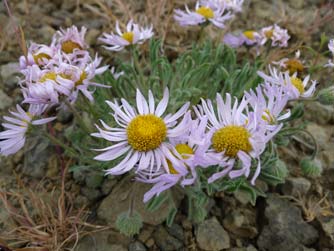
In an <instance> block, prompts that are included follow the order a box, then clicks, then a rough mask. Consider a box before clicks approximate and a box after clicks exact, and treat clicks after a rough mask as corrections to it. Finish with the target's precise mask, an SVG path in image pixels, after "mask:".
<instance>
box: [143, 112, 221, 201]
mask: <svg viewBox="0 0 334 251" xmlns="http://www.w3.org/2000/svg"><path fill="white" fill-rule="evenodd" d="M187 115H189V113H188V114H187ZM206 127H207V118H206V117H201V118H200V119H196V120H194V121H192V122H191V124H190V128H189V130H188V132H187V133H185V134H184V135H181V136H179V137H177V138H171V139H170V142H171V144H172V145H173V146H174V147H175V150H176V152H177V153H178V155H177V157H178V158H180V157H181V161H182V162H183V163H182V164H181V165H180V164H179V165H177V164H172V163H171V162H170V161H169V160H167V164H168V167H169V172H166V170H165V169H164V168H161V169H160V170H159V171H158V172H156V173H154V174H153V177H152V174H151V173H147V171H146V170H144V171H141V172H138V174H137V175H138V177H137V180H139V181H141V182H144V183H150V184H154V186H153V187H152V189H150V190H149V191H148V192H147V193H145V195H144V202H147V201H149V200H150V199H151V198H152V197H154V196H155V195H159V194H160V193H162V192H163V191H165V190H167V189H169V188H171V187H173V186H175V185H177V184H181V185H182V186H185V185H191V184H193V183H194V182H195V180H196V178H197V172H196V167H199V166H200V167H204V168H205V167H208V166H212V165H216V164H217V163H218V162H220V158H217V156H216V154H211V153H208V152H207V151H208V148H209V145H210V144H208V142H210V140H211V137H210V135H209V133H208V132H207V130H206ZM219 157H221V156H219Z"/></svg>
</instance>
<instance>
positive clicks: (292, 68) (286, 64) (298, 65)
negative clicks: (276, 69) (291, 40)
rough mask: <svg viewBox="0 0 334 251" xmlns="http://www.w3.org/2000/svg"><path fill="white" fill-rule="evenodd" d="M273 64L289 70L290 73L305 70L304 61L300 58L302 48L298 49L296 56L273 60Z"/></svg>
mask: <svg viewBox="0 0 334 251" xmlns="http://www.w3.org/2000/svg"><path fill="white" fill-rule="evenodd" d="M272 64H273V65H278V66H280V67H281V68H283V69H284V70H288V71H289V73H290V74H294V73H295V72H302V71H303V70H304V62H303V61H301V60H300V50H298V51H296V53H295V57H294V58H282V59H281V60H279V61H274V62H272Z"/></svg>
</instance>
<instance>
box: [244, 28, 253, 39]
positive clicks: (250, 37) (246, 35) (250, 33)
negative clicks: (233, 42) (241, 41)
mask: <svg viewBox="0 0 334 251" xmlns="http://www.w3.org/2000/svg"><path fill="white" fill-rule="evenodd" d="M243 34H244V36H245V37H246V38H248V39H249V40H254V38H255V31H252V30H249V31H244V32H243Z"/></svg>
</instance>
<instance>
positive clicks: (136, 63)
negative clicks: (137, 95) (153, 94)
mask: <svg viewBox="0 0 334 251" xmlns="http://www.w3.org/2000/svg"><path fill="white" fill-rule="evenodd" d="M131 52H132V65H133V68H134V69H135V70H136V72H137V73H138V74H139V81H138V87H139V89H140V90H141V91H142V92H144V91H146V90H145V89H144V86H145V81H144V74H143V70H142V68H141V66H140V63H139V57H138V53H137V50H136V47H135V46H134V45H132V46H131Z"/></svg>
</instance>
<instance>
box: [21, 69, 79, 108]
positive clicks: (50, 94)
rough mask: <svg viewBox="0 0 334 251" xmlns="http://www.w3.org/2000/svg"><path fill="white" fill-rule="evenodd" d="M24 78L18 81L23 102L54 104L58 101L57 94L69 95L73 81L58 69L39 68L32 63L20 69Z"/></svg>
mask: <svg viewBox="0 0 334 251" xmlns="http://www.w3.org/2000/svg"><path fill="white" fill-rule="evenodd" d="M22 73H23V74H24V75H25V79H23V80H22V81H21V82H20V86H21V90H22V93H23V96H24V103H29V104H49V105H54V104H58V102H59V95H61V94H62V95H66V96H68V95H70V94H71V89H72V88H73V86H74V83H73V81H71V80H68V79H66V78H64V76H63V75H61V72H59V71H58V69H56V68H55V69H53V70H51V69H45V70H41V69H40V68H39V67H38V66H37V65H33V66H32V67H29V68H28V69H26V70H24V71H22Z"/></svg>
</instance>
